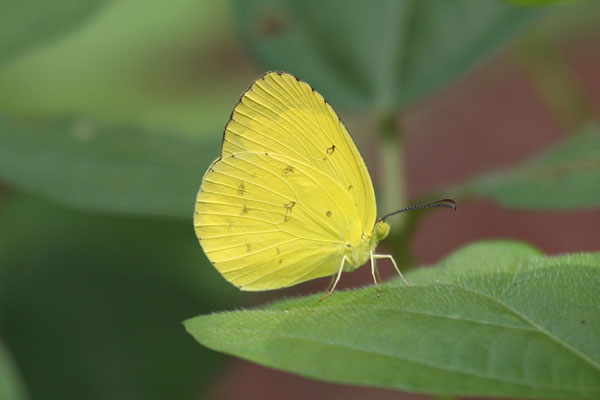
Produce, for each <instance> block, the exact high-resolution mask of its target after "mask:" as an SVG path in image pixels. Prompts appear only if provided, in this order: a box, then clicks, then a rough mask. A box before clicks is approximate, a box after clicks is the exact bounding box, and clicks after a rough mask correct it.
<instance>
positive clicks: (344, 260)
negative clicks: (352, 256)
mask: <svg viewBox="0 0 600 400" xmlns="http://www.w3.org/2000/svg"><path fill="white" fill-rule="evenodd" d="M345 262H346V256H344V258H342V264H341V265H340V270H339V272H338V274H337V276H336V278H335V281H334V282H333V286H331V289H329V292H327V294H326V295H325V296H323V297H321V299H320V300H319V303H320V302H322V301H323V300H325V299H326V298H328V297H329V296H331V293H333V291H334V290H335V287H336V286H337V284H338V282H339V281H340V277H341V276H342V271H343V270H344V263H345Z"/></svg>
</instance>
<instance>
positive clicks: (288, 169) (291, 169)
mask: <svg viewBox="0 0 600 400" xmlns="http://www.w3.org/2000/svg"><path fill="white" fill-rule="evenodd" d="M293 173H294V167H292V166H291V165H288V166H287V167H285V168H284V170H283V175H288V174H293Z"/></svg>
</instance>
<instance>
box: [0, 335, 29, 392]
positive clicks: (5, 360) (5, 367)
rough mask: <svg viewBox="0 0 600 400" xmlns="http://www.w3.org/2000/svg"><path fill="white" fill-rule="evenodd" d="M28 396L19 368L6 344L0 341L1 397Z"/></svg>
mask: <svg viewBox="0 0 600 400" xmlns="http://www.w3.org/2000/svg"><path fill="white" fill-rule="evenodd" d="M26 398H27V396H25V388H24V387H23V383H22V382H21V378H20V377H19V376H18V375H17V368H16V367H15V365H14V363H13V360H12V358H11V357H10V355H9V354H8V352H7V350H6V348H5V347H4V344H3V343H2V342H0V399H2V400H25V399H26Z"/></svg>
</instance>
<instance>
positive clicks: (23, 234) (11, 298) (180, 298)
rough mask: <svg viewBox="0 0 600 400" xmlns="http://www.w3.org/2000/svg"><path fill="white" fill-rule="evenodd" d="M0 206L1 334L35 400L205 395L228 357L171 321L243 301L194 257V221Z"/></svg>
mask: <svg viewBox="0 0 600 400" xmlns="http://www.w3.org/2000/svg"><path fill="white" fill-rule="evenodd" d="M1 205H2V207H0V336H1V337H2V340H3V341H4V343H6V346H7V347H8V349H9V350H10V353H11V355H12V356H13V358H14V359H15V361H16V363H17V365H18V366H19V370H20V373H21V376H22V377H23V379H24V380H25V382H27V389H28V391H29V393H30V394H31V398H32V399H45V400H54V399H56V400H59V399H60V400H64V399H78V400H97V399H129V400H138V399H140V400H141V399H143V400H159V399H192V398H203V396H202V395H203V394H204V393H206V392H207V391H208V390H209V388H210V387H211V386H212V384H213V381H214V379H215V377H216V376H217V374H218V373H219V372H220V371H221V368H222V367H224V361H225V360H224V359H223V357H221V356H220V355H218V354H216V353H214V352H210V351H208V350H206V349H203V348H201V347H200V346H197V345H195V343H194V342H193V341H192V340H190V338H189V336H188V335H187V334H186V333H185V331H184V330H183V329H182V328H181V324H180V321H181V320H182V319H183V318H187V317H189V316H190V315H194V314H193V313H195V312H198V310H204V312H209V311H210V310H213V309H215V308H222V307H233V306H235V305H236V304H238V301H239V300H238V299H239V298H240V295H241V294H242V293H240V291H239V290H237V289H236V288H235V287H233V286H231V285H230V284H229V283H228V282H226V281H225V280H224V279H222V278H221V276H220V275H219V273H218V272H217V271H216V270H215V269H214V268H213V267H212V266H211V265H210V263H209V262H208V260H207V259H206V257H205V256H204V255H203V254H202V250H201V248H200V246H199V245H198V241H197V240H196V238H195V237H194V234H193V231H192V229H191V221H169V220H167V219H148V218H135V217H131V216H127V217H125V216H115V215H106V214H104V213H90V212H81V211H78V210H74V209H72V208H64V207H58V206H56V205H54V204H52V203H49V202H47V201H41V200H40V199H37V198H34V197H32V196H24V195H23V194H22V193H19V192H16V191H12V192H10V193H7V192H4V193H3V196H2V203H1ZM3 377H4V374H2V373H0V380H1V379H2V378H3ZM0 398H2V397H1V394H0ZM2 399H3V398H2Z"/></svg>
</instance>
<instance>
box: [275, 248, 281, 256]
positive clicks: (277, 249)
mask: <svg viewBox="0 0 600 400" xmlns="http://www.w3.org/2000/svg"><path fill="white" fill-rule="evenodd" d="M275 253H277V254H278V255H279V253H281V250H279V247H277V248H276V249H275Z"/></svg>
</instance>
